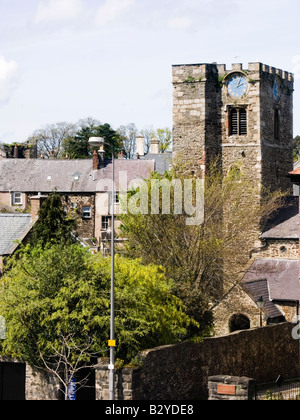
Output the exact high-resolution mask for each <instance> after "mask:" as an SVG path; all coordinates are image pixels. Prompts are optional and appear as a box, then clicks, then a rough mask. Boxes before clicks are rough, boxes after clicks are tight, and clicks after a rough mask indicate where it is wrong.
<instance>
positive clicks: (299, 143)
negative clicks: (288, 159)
mask: <svg viewBox="0 0 300 420" xmlns="http://www.w3.org/2000/svg"><path fill="white" fill-rule="evenodd" d="M293 144H294V146H293V149H294V161H295V162H297V160H298V158H299V154H300V136H296V137H295V138H294V140H293Z"/></svg>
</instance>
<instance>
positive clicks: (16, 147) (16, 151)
mask: <svg viewBox="0 0 300 420" xmlns="http://www.w3.org/2000/svg"><path fill="white" fill-rule="evenodd" d="M14 158H15V159H18V158H19V148H18V145H17V144H15V148H14Z"/></svg>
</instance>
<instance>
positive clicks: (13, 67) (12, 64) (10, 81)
mask: <svg viewBox="0 0 300 420" xmlns="http://www.w3.org/2000/svg"><path fill="white" fill-rule="evenodd" d="M18 67H19V66H18V63H17V62H16V61H14V60H11V61H7V60H6V59H5V58H4V57H3V56H0V104H2V105H3V104H5V103H7V102H9V100H10V98H11V96H12V94H13V92H14V90H15V89H16V87H17V84H18V83H17V82H18Z"/></svg>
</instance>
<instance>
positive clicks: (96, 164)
mask: <svg viewBox="0 0 300 420" xmlns="http://www.w3.org/2000/svg"><path fill="white" fill-rule="evenodd" d="M98 169H99V156H98V153H97V150H94V154H93V171H97V170H98Z"/></svg>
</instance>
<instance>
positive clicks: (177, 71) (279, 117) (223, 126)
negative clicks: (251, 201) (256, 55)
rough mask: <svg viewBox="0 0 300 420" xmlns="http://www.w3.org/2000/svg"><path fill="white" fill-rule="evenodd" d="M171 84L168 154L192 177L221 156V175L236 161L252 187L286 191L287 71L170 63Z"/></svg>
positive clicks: (289, 163)
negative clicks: (178, 161) (171, 127)
mask: <svg viewBox="0 0 300 420" xmlns="http://www.w3.org/2000/svg"><path fill="white" fill-rule="evenodd" d="M173 86H174V104H173V143H174V145H173V152H174V155H175V156H177V157H180V159H182V160H184V161H186V163H187V164H188V166H189V169H190V171H192V173H193V174H195V176H197V177H201V176H203V171H204V170H205V165H206V164H207V162H209V160H210V159H212V158H213V157H215V156H221V162H222V165H223V170H225V171H227V170H229V169H230V167H231V166H232V165H234V164H236V163H237V162H242V165H243V170H244V171H245V175H246V177H247V179H249V180H253V181H255V182H257V183H258V185H264V186H265V187H266V188H269V189H270V190H276V189H279V188H280V189H282V190H288V189H290V188H291V182H290V180H289V179H288V178H287V177H286V176H287V174H288V173H289V172H290V171H291V170H292V169H293V153H292V151H293V142H292V141H293V89H294V87H293V86H294V83H293V75H292V74H291V73H288V72H285V71H282V70H279V69H275V68H273V67H269V66H267V65H264V64H261V63H249V65H248V69H243V68H242V65H241V64H233V65H232V69H231V70H227V69H226V66H225V65H223V64H222V65H219V64H193V65H174V66H173Z"/></svg>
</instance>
